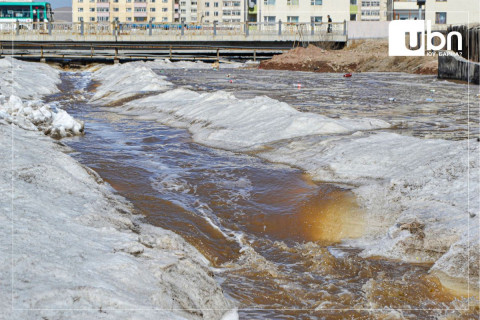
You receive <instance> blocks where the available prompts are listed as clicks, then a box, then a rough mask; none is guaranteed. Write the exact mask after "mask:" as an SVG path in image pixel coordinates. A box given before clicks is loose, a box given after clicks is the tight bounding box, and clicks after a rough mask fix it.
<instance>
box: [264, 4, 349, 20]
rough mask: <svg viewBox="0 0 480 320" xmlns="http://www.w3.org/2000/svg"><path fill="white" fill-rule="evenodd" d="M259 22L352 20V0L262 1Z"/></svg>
mask: <svg viewBox="0 0 480 320" xmlns="http://www.w3.org/2000/svg"><path fill="white" fill-rule="evenodd" d="M257 5H258V21H262V22H274V21H280V20H281V21H282V22H287V23H288V22H303V23H309V22H327V16H328V15H330V17H331V18H332V20H333V22H343V21H345V20H346V21H348V20H350V0H261V1H259V2H257Z"/></svg>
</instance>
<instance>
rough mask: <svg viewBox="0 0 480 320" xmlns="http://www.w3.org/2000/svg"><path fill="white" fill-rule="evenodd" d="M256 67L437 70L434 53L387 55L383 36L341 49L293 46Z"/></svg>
mask: <svg viewBox="0 0 480 320" xmlns="http://www.w3.org/2000/svg"><path fill="white" fill-rule="evenodd" d="M259 68H260V69H275V70H292V71H313V72H341V73H346V72H407V73H414V74H435V75H436V74H437V70H438V61H437V57H429V56H428V57H427V56H425V57H390V56H388V43H387V41H385V40H364V41H357V42H354V43H352V44H351V45H350V46H348V47H345V48H344V49H342V50H324V49H321V48H318V47H316V46H314V45H309V46H308V47H307V48H301V47H298V48H295V49H292V50H290V51H288V52H286V53H284V54H281V55H277V56H274V57H273V58H272V59H270V60H267V61H262V62H261V63H260V66H259Z"/></svg>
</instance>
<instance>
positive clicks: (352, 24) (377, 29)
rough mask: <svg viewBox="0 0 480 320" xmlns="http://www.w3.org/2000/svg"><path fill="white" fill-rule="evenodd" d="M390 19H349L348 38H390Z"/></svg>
mask: <svg viewBox="0 0 480 320" xmlns="http://www.w3.org/2000/svg"><path fill="white" fill-rule="evenodd" d="M388 24H389V21H347V33H348V40H356V39H379V38H388Z"/></svg>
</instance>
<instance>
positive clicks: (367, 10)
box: [350, 0, 387, 21]
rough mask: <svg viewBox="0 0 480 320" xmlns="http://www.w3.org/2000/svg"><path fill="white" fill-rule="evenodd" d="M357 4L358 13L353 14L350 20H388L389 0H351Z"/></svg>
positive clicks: (351, 3)
mask: <svg viewBox="0 0 480 320" xmlns="http://www.w3.org/2000/svg"><path fill="white" fill-rule="evenodd" d="M353 3H355V5H356V6H357V8H358V9H357V14H356V16H355V17H353V16H351V17H350V20H357V21H360V20H361V21H386V20H387V0H358V3H357V0H351V1H350V5H351V6H352V5H353Z"/></svg>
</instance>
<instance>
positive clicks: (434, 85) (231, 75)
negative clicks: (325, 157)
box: [155, 69, 480, 140]
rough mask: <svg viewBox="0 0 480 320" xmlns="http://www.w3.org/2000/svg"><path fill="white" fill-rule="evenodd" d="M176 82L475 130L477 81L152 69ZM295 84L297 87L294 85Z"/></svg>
mask: <svg viewBox="0 0 480 320" xmlns="http://www.w3.org/2000/svg"><path fill="white" fill-rule="evenodd" d="M155 71H156V72H157V73H158V74H159V75H162V76H167V77H168V80H169V81H171V82H173V83H174V84H176V85H178V86H184V87H186V88H189V87H190V88H191V89H193V90H195V91H207V92H212V91H218V90H224V91H227V92H232V93H234V94H235V96H236V97H237V98H253V97H255V96H259V95H266V96H268V97H271V98H273V99H276V100H279V101H283V102H287V103H288V104H290V105H291V106H293V107H295V108H297V109H298V110H300V111H309V112H315V113H319V114H322V115H326V116H328V117H332V118H337V117H348V118H365V117H368V118H377V119H381V120H385V121H388V122H389V123H391V124H392V125H394V129H393V130H394V131H395V132H396V133H401V134H407V135H413V136H416V137H424V138H442V139H453V140H458V139H465V138H466V137H467V136H468V119H470V135H471V136H475V135H478V133H479V108H478V104H479V101H480V99H479V98H478V97H477V94H479V93H480V92H479V86H477V85H469V86H467V85H465V84H458V83H454V82H451V81H445V80H438V79H437V78H436V77H434V76H419V75H410V74H403V73H391V74H388V73H358V74H354V75H353V77H352V78H343V77H342V74H329V73H312V72H292V71H270V70H241V69H231V70H219V71H214V70H212V69H203V70H196V69H195V70H192V69H190V70H188V69H183V70H172V69H156V70H155ZM299 88H300V89H299Z"/></svg>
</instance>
